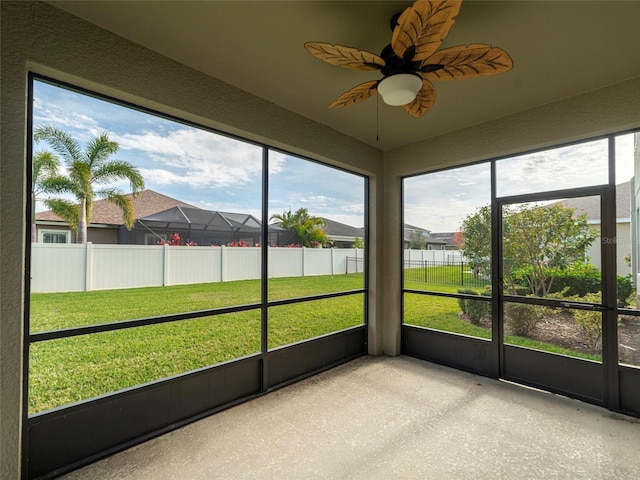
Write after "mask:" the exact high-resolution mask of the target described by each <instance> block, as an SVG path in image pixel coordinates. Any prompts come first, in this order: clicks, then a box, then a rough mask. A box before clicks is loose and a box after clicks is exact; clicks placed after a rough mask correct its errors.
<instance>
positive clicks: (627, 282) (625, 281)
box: [616, 274, 633, 308]
mask: <svg viewBox="0 0 640 480" xmlns="http://www.w3.org/2000/svg"><path fill="white" fill-rule="evenodd" d="M617 280H618V282H617V283H618V290H617V294H616V295H617V298H618V307H621V308H622V307H626V306H627V305H629V297H631V294H632V293H633V283H632V282H631V274H629V275H626V276H624V277H623V276H622V275H618V279H617Z"/></svg>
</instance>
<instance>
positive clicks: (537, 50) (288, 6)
mask: <svg viewBox="0 0 640 480" xmlns="http://www.w3.org/2000/svg"><path fill="white" fill-rule="evenodd" d="M49 3H51V4H53V5H55V6H57V7H59V8H62V9H64V10H66V11H68V12H70V13H72V14H74V15H77V16H79V17H82V18H84V19H86V20H88V21H90V22H92V23H94V24H96V25H99V26H100V27H103V28H105V29H107V30H110V31H112V32H114V33H116V34H118V35H121V36H122V37H125V38H127V39H129V40H131V41H133V42H136V43H139V44H141V45H143V46H145V47H147V48H149V49H151V50H154V51H156V52H158V53H161V54H163V55H165V56H167V57H170V58H172V59H174V60H176V61H178V62H180V63H183V64H185V65H188V66H190V67H192V68H194V69H197V70H199V71H202V72H204V73H206V74H208V75H211V76H213V77H216V78H219V79H221V80H223V81H225V82H227V83H230V84H232V85H235V86H237V87H239V88H241V89H243V90H245V91H247V92H250V93H252V94H254V95H257V96H259V97H262V98H264V99H266V100H268V101H270V102H273V103H275V104H278V105H280V106H282V107H283V108H285V109H287V110H290V111H293V112H296V113H298V114H300V115H303V116H305V117H308V118H310V119H312V120H315V121H316V122H319V123H322V124H325V125H328V126H329V127H331V128H333V129H335V130H337V131H339V132H342V133H344V134H346V135H349V136H351V137H354V138H356V139H358V140H361V141H362V142H365V143H368V144H370V145H372V146H375V147H377V148H379V149H381V150H389V149H392V148H396V147H399V146H402V145H406V144H411V143H415V142H418V141H420V140H423V139H426V138H428V137H431V136H435V135H440V134H443V133H446V132H450V131H454V130H458V129H461V128H464V127H468V126H470V125H474V124H478V123H482V122H485V121H488V120H492V119H495V118H499V117H503V116H506V115H509V114H512V113H516V112H518V111H522V110H527V109H530V108H533V107H535V106H538V105H542V104H547V103H550V102H553V101H556V100H559V99H562V98H566V97H570V96H573V95H576V94H580V93H584V92H588V91H590V90H595V89H598V88H600V87H604V86H607V85H611V84H614V83H617V82H620V81H623V80H626V79H629V78H632V77H636V76H640V23H639V22H640V1H638V0H629V1H620V2H618V1H538V0H536V1H493V2H487V1H474V0H467V1H465V2H464V3H463V5H462V8H461V11H460V14H459V15H458V17H457V19H456V23H455V24H454V26H453V28H452V29H451V31H450V34H449V36H448V37H447V38H446V40H445V42H444V43H443V45H442V47H443V48H444V47H447V46H453V45H459V44H469V43H488V44H492V45H495V46H498V47H501V48H503V49H504V50H506V51H507V52H508V53H509V54H510V55H511V57H512V58H513V61H514V68H513V70H512V71H510V72H508V73H506V74H502V75H497V76H493V77H485V78H480V79H470V80H461V81H454V82H437V83H435V82H434V83H435V86H436V90H437V92H438V97H437V100H436V103H435V105H434V107H433V108H432V110H431V111H430V112H429V113H427V114H426V115H425V116H424V117H422V118H420V119H414V118H411V117H409V115H407V114H406V113H405V112H404V110H403V109H402V108H401V107H389V106H387V105H385V104H384V103H382V102H381V101H380V102H378V97H377V96H376V97H372V98H370V99H369V100H367V101H365V102H363V103H361V104H358V105H355V106H352V107H348V108H342V109H336V110H328V109H327V105H328V104H329V103H330V102H331V101H332V100H333V99H334V98H336V97H337V96H339V95H340V94H342V93H343V92H344V91H346V90H348V89H349V88H351V87H352V86H354V85H357V84H359V83H362V82H365V81H367V80H370V79H377V78H380V74H379V73H378V72H362V71H356V70H350V69H344V68H339V67H334V66H331V65H328V64H326V63H324V62H321V61H319V60H317V59H315V58H313V57H312V56H311V55H309V54H308V53H307V52H306V50H305V49H304V47H303V45H304V43H305V42H306V41H321V42H329V43H336V44H341V45H346V46H352V47H356V48H359V49H362V50H368V51H371V52H374V53H380V50H382V48H383V47H384V46H385V45H386V44H388V43H389V41H390V38H391V31H390V29H389V19H390V17H391V16H392V15H393V14H394V13H395V12H398V11H401V10H402V9H403V8H405V7H406V6H409V5H410V4H411V2H404V1H373V2H372V1H350V2H347V1H164V2H157V1H119V2H113V1H82V2H78V1H51V2H49ZM377 108H379V111H378V112H377ZM377 132H378V135H379V139H376V133H377Z"/></svg>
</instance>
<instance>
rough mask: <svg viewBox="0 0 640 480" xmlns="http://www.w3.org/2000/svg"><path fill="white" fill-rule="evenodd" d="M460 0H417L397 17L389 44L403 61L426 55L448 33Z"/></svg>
mask: <svg viewBox="0 0 640 480" xmlns="http://www.w3.org/2000/svg"><path fill="white" fill-rule="evenodd" d="M461 3H462V2H461V0H418V1H416V2H415V3H414V4H413V6H411V7H409V8H407V9H406V10H405V11H404V12H402V14H401V15H400V17H399V18H398V25H397V26H396V27H395V29H394V30H393V36H392V37H391V47H392V48H393V51H394V52H395V54H396V55H397V56H398V57H400V58H402V59H403V60H407V61H409V60H414V61H420V60H424V59H425V58H428V57H429V56H430V55H431V54H432V53H433V52H435V51H436V50H437V49H438V47H440V45H441V44H442V40H443V39H444V38H445V37H446V36H447V35H448V34H449V30H450V29H451V27H452V26H453V24H454V22H455V20H454V18H455V17H456V15H458V12H459V11H460V5H461Z"/></svg>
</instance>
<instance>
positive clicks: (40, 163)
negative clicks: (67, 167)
mask: <svg viewBox="0 0 640 480" xmlns="http://www.w3.org/2000/svg"><path fill="white" fill-rule="evenodd" d="M31 168H32V174H31V242H34V243H35V242H36V241H37V240H38V239H37V235H36V201H37V200H38V198H39V196H40V195H41V194H42V193H44V192H46V190H47V181H48V179H49V178H50V177H55V176H56V175H58V169H59V168H60V159H59V158H58V157H56V156H55V155H54V154H52V153H51V152H43V151H40V152H36V153H35V154H34V155H33V162H32V167H31Z"/></svg>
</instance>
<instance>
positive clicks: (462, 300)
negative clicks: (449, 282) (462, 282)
mask: <svg viewBox="0 0 640 480" xmlns="http://www.w3.org/2000/svg"><path fill="white" fill-rule="evenodd" d="M458 293H464V294H466V295H478V292H476V291H475V290H471V289H470V288H459V289H458ZM468 302H469V300H467V299H466V298H459V299H458V306H459V307H460V311H461V312H462V313H464V314H465V315H466V314H467V303H468Z"/></svg>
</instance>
